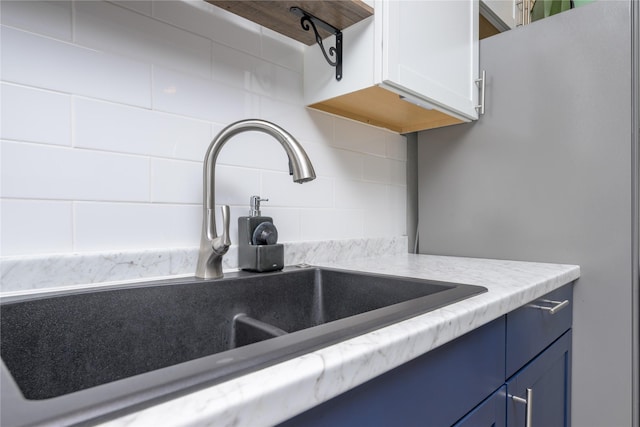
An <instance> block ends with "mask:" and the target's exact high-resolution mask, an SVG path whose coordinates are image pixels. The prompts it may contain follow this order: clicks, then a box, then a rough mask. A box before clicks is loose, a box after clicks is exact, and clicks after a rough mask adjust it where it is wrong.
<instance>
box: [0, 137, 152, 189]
mask: <svg viewBox="0 0 640 427" xmlns="http://www.w3.org/2000/svg"><path fill="white" fill-rule="evenodd" d="M1 160H2V171H1V174H2V175H1V177H2V197H13V198H33V199H60V200H114V201H115V200H121V201H134V200H139V201H148V200H149V160H148V159H145V158H141V157H133V156H127V155H121V154H111V153H103V152H92V151H87V150H78V149H73V148H61V147H52V146H46V145H38V144H26V143H13V142H6V141H3V142H2V159H1Z"/></svg>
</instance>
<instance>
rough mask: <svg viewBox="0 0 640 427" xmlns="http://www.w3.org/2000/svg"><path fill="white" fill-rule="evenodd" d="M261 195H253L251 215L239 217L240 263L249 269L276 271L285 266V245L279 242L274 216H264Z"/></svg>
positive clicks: (250, 202)
mask: <svg viewBox="0 0 640 427" xmlns="http://www.w3.org/2000/svg"><path fill="white" fill-rule="evenodd" d="M266 201H269V199H261V198H260V196H251V198H250V200H249V205H250V206H251V209H250V211H249V216H241V217H239V218H238V264H239V266H240V268H241V269H243V270H249V271H257V272H264V271H276V270H282V268H283V267H284V246H283V245H282V244H279V243H278V230H277V229H276V226H275V225H273V218H271V217H268V216H262V214H261V212H260V202H266Z"/></svg>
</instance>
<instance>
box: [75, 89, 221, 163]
mask: <svg viewBox="0 0 640 427" xmlns="http://www.w3.org/2000/svg"><path fill="white" fill-rule="evenodd" d="M73 105H74V146H76V147H83V148H93V149H97V150H105V151H115V152H120V153H132V154H144V155H150V156H157V157H168V158H175V159H184V160H197V161H202V159H203V158H204V155H205V152H206V150H207V147H208V146H209V143H210V142H211V138H212V136H211V125H210V124H209V123H208V122H205V121H202V120H193V119H189V118H186V117H180V116H176V115H173V114H166V113H162V112H158V111H152V110H148V109H144V108H138V107H129V106H126V105H121V104H114V103H111V102H104V101H96V100H93V99H88V98H78V97H76V98H74V100H73Z"/></svg>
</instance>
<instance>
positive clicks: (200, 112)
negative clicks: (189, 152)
mask: <svg viewBox="0 0 640 427" xmlns="http://www.w3.org/2000/svg"><path fill="white" fill-rule="evenodd" d="M153 77H154V79H153V108H154V109H157V110H161V111H166V112H170V113H175V114H181V115H185V116H189V117H192V118H198V119H204V120H210V121H216V122H218V123H221V124H228V123H231V122H234V121H236V120H240V119H244V118H248V117H251V116H254V115H256V113H257V108H258V106H257V104H258V96H257V95H254V94H252V93H250V92H247V91H243V90H241V89H237V88H234V87H230V86H227V85H225V84H222V83H218V82H215V81H212V80H209V79H204V78H199V77H194V76H188V75H186V74H183V73H178V72H175V71H170V70H166V69H162V68H159V67H154V73H153Z"/></svg>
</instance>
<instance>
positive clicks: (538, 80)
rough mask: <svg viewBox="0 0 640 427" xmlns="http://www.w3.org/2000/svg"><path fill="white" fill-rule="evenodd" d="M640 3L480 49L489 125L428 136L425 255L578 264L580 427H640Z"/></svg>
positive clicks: (598, 9)
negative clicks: (639, 297)
mask: <svg viewBox="0 0 640 427" xmlns="http://www.w3.org/2000/svg"><path fill="white" fill-rule="evenodd" d="M637 9H638V4H636V3H634V2H630V1H622V0H618V1H600V2H596V3H592V4H589V5H586V6H583V7H580V8H577V9H573V10H571V11H568V12H564V13H561V14H558V15H555V16H552V17H550V18H547V19H544V20H541V21H538V22H535V23H533V24H531V25H528V26H525V27H520V28H517V29H514V30H511V31H508V32H505V33H502V34H499V35H497V36H494V37H490V38H488V39H485V40H483V41H481V43H480V62H481V68H482V69H485V70H486V71H487V76H488V81H487V86H486V90H487V92H486V102H487V106H486V114H485V115H484V116H483V117H481V118H480V120H478V121H477V122H474V123H471V124H465V125H457V126H450V127H447V128H441V129H434V130H429V131H424V132H420V133H419V134H418V165H417V168H418V225H417V228H418V231H419V252H420V253H427V254H439V255H455V256H470V257H483V258H501V259H516V260H527V261H541V262H554V263H567V264H579V265H580V266H581V271H582V275H581V278H580V279H579V281H578V283H577V285H576V286H575V288H574V295H575V306H574V323H573V325H574V327H573V371H572V406H571V408H572V423H573V425H574V426H579V427H600V426H609V427H615V426H630V425H633V424H635V425H638V424H637V423H638V415H637V412H638V405H639V403H638V402H640V396H638V394H637V392H638V351H637V350H638V327H639V325H638V250H637V249H638V122H639V119H638V111H639V108H638V104H639V98H640V96H639V95H638V73H639V72H640V69H639V68H638V56H639V55H638V51H639V47H638V45H639V44H640V40H639V37H638V28H637V26H638V24H639V21H640V19H639V13H638V10H637Z"/></svg>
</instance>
